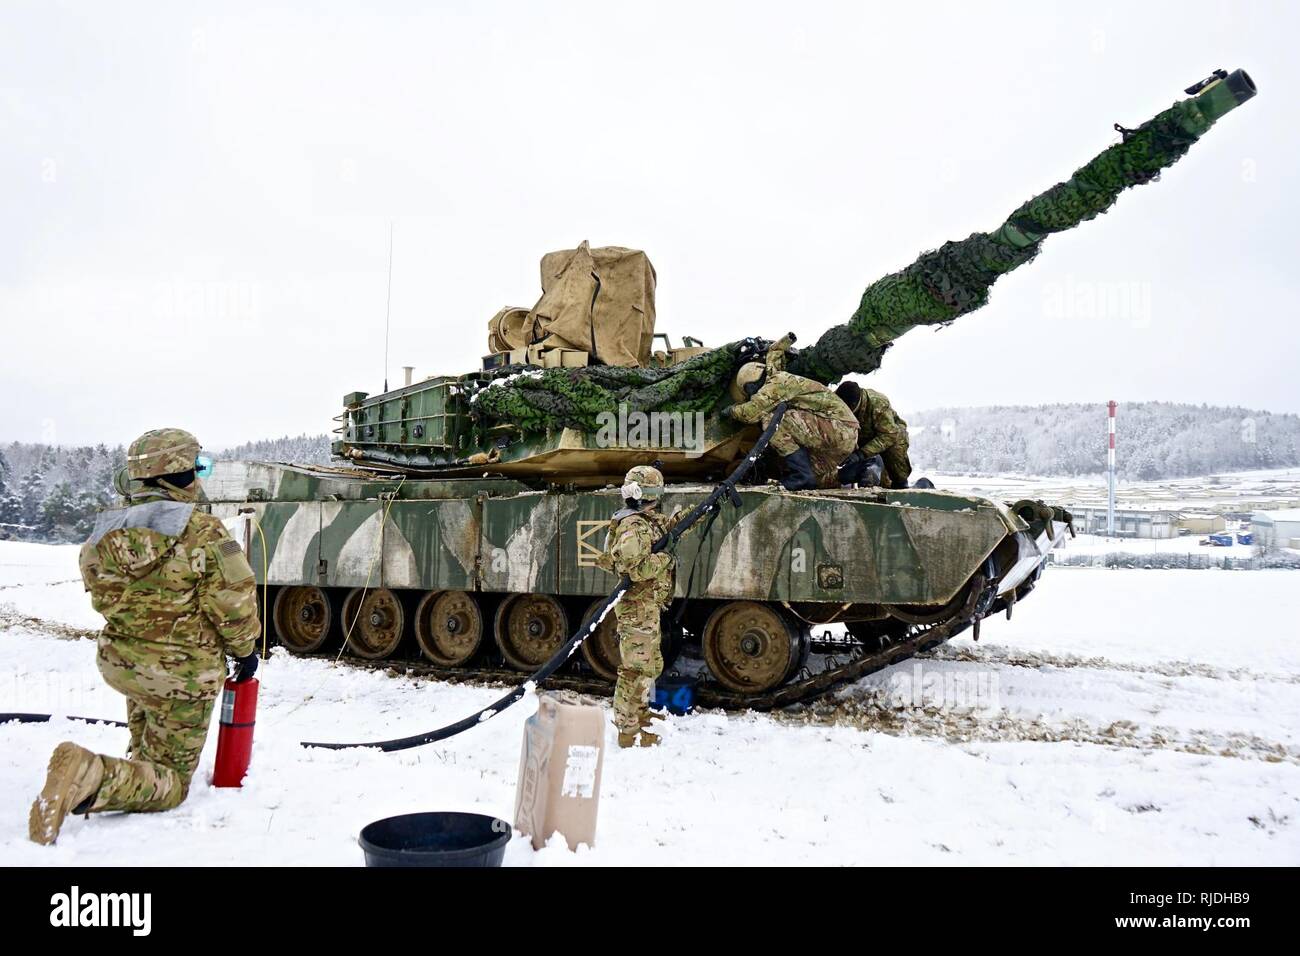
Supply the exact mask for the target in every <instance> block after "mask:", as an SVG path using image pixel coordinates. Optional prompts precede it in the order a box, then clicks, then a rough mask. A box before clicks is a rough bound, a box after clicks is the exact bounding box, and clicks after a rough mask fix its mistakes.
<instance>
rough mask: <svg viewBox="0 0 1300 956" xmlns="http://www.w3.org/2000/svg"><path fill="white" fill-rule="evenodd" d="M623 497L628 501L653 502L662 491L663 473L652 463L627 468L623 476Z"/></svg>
mask: <svg viewBox="0 0 1300 956" xmlns="http://www.w3.org/2000/svg"><path fill="white" fill-rule="evenodd" d="M622 490H623V497H624V498H625V499H627V500H628V501H644V502H646V503H648V504H653V503H654V502H656V501H658V500H659V498H660V496H662V495H663V493H664V475H663V472H661V471H660V470H659V469H658V468H655V467H654V466H652V465H637V466H636V467H635V468H629V469H628V472H627V474H626V475H625V476H624V477H623V489H622Z"/></svg>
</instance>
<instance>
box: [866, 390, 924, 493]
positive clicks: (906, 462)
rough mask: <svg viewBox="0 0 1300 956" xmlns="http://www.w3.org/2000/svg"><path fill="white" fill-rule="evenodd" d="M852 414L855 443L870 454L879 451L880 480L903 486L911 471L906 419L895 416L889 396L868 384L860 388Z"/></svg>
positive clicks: (899, 486)
mask: <svg viewBox="0 0 1300 956" xmlns="http://www.w3.org/2000/svg"><path fill="white" fill-rule="evenodd" d="M853 415H854V417H855V418H856V419H857V422H858V437H857V442H858V447H859V448H860V449H862V454H863V455H864V456H865V457H867V458H871V457H873V456H875V455H879V456H880V457H881V458H882V459H883V460H884V462H885V471H884V474H883V475H882V476H881V479H882V480H881V484H882V485H883V486H884V487H886V488H906V487H907V480H908V478H910V477H911V474H912V460H911V459H910V458H908V457H907V449H908V438H907V422H905V421H903V420H902V419H901V418H899V417H898V413H897V412H895V411H894V408H893V406H892V405H890V404H889V399H888V398H886V397H885V396H884V395H883V394H881V393H880V392H877V391H876V390H875V389H872V388H864V389H863V390H862V398H861V399H860V400H859V401H858V405H857V408H855V409H854V410H853Z"/></svg>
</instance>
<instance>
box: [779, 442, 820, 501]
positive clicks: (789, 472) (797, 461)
mask: <svg viewBox="0 0 1300 956" xmlns="http://www.w3.org/2000/svg"><path fill="white" fill-rule="evenodd" d="M781 465H782V467H783V468H784V469H785V475H784V476H783V477H782V478H781V487H782V488H784V489H785V490H786V491H811V490H812V489H814V488H816V487H817V476H816V475H814V474H813V468H812V456H811V455H809V454H808V449H807V448H800V449H799V450H798V451H795V452H793V453H792V454H789V455H786V456H785V457H784V458H782V459H781Z"/></svg>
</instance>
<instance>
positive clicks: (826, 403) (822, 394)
mask: <svg viewBox="0 0 1300 956" xmlns="http://www.w3.org/2000/svg"><path fill="white" fill-rule="evenodd" d="M794 340H795V339H794V333H790V334H788V335H786V336H785V338H783V339H781V340H780V341H779V342H777V343H775V344H774V345H772V347H771V348H769V349H768V350H767V358H766V360H765V361H764V362H762V363H759V362H747V363H746V364H744V365H742V366H741V367H740V371H739V372H738V373H737V374H736V379H735V382H734V383H733V384H732V388H731V397H732V398H733V399H735V401H736V403H737V404H735V405H732V406H731V407H730V408H728V409H727V411H726V414H728V415H729V416H731V417H732V418H733V419H735V420H736V421H738V422H741V423H743V424H746V425H751V424H753V423H755V422H762V424H763V427H764V428H766V427H767V425H768V423H769V422H770V421H771V415H772V409H774V408H775V407H776V406H777V405H779V404H780V403H781V402H785V403H786V413H785V416H784V417H783V418H782V419H781V424H779V425H778V426H777V427H776V433H775V434H774V435H773V436H772V441H771V447H772V448H773V449H775V450H776V453H777V454H778V455H780V456H781V464H782V466H783V468H784V470H785V474H784V476H783V477H782V478H781V486H782V487H783V488H785V489H786V490H787V491H803V490H806V489H812V488H837V487H839V484H840V481H839V466H840V463H841V462H842V461H844V459H845V458H847V457H848V456H849V455H850V454H852V452H853V449H854V447H855V442H856V439H857V435H858V420H857V419H856V418H854V417H853V412H852V411H850V410H849V407H848V406H847V405H845V404H844V402H843V401H842V400H841V399H840V398H839V397H838V396H836V395H835V393H834V392H832V391H830V390H829V389H828V388H827V387H826V386H825V385H822V384H820V383H819V382H814V381H813V380H812V379H810V378H804V377H803V376H801V375H792V374H791V373H789V372H787V371H785V358H786V355H785V353H786V350H787V349H789V348H790V346H791V345H792V344H793V343H794Z"/></svg>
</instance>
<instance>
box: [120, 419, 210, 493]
mask: <svg viewBox="0 0 1300 956" xmlns="http://www.w3.org/2000/svg"><path fill="white" fill-rule="evenodd" d="M200 449H201V446H200V445H199V440H198V439H197V438H195V437H194V436H193V435H191V434H190V433H189V432H187V431H185V430H184V429H181V428H155V429H153V430H151V431H147V432H145V433H144V434H143V435H141V436H140V437H139V438H137V439H136V440H135V441H133V442H131V447H130V448H128V449H127V450H126V471H127V475H128V476H130V477H131V478H132V479H133V480H135V481H143V480H144V479H146V478H157V477H159V476H160V475H175V474H178V473H180V472H184V471H190V470H192V469H193V468H194V460H195V458H197V457H198V454H199V451H200Z"/></svg>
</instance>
